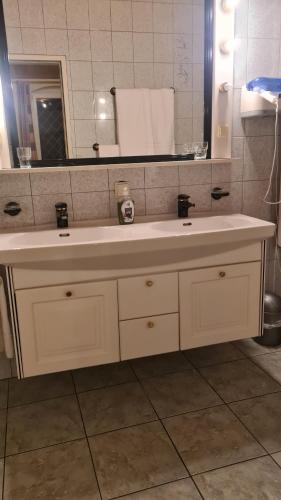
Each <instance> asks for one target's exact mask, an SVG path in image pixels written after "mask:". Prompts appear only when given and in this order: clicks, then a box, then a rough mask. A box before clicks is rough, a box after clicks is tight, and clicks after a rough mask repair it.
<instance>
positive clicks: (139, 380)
mask: <svg viewBox="0 0 281 500" xmlns="http://www.w3.org/2000/svg"><path fill="white" fill-rule="evenodd" d="M132 369H133V370H134V368H133V367H132ZM134 372H135V370H134ZM135 375H136V377H137V380H138V382H139V384H140V385H141V387H142V390H143V392H144V393H145V395H146V397H147V399H148V401H149V402H150V404H151V406H152V408H153V409H154V411H155V414H156V415H157V417H158V421H159V422H160V424H161V426H162V428H163V430H164V432H165V434H166V435H167V436H168V439H169V441H170V443H171V444H172V446H173V448H174V450H175V452H176V454H177V456H178V457H179V459H180V461H181V463H182V464H183V466H184V468H185V469H186V471H187V474H188V476H190V473H189V470H188V468H187V466H186V465H185V463H184V461H183V459H182V456H181V455H180V453H179V451H178V449H177V448H176V446H175V444H174V442H173V440H172V439H171V437H170V435H169V433H168V431H167V429H166V427H165V426H164V424H163V422H162V420H161V417H160V415H159V414H158V412H157V409H156V408H155V406H154V404H153V402H152V400H151V398H150V397H149V395H148V394H147V392H146V391H145V388H144V386H143V384H142V382H141V379H139V377H138V376H137V374H136V372H135Z"/></svg>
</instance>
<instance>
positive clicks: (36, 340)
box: [16, 281, 120, 376]
mask: <svg viewBox="0 0 281 500" xmlns="http://www.w3.org/2000/svg"><path fill="white" fill-rule="evenodd" d="M16 300H17V309H18V319H19V326H20V339H21V350H22V360H23V371H24V376H31V375H37V374H40V373H47V372H55V371H61V370H67V369H71V368H80V367H83V366H90V365H98V364H103V363H110V362H113V361H119V359H120V354H119V332H118V307H117V283H116V282H114V281H111V282H102V283H83V284H72V285H68V286H66V285H64V286H55V287H45V288H37V289H36V288H34V289H30V290H20V291H18V292H16Z"/></svg>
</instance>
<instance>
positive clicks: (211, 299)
mask: <svg viewBox="0 0 281 500" xmlns="http://www.w3.org/2000/svg"><path fill="white" fill-rule="evenodd" d="M179 286H180V318H181V324H180V347H181V349H190V348H192V347H198V346H203V345H208V344H213V343H216V342H225V341H227V340H237V339H242V338H249V337H255V336H257V335H258V334H259V327H260V306H261V301H260V298H261V263H260V262H250V263H242V264H234V265H229V266H221V267H210V268H207V269H194V270H190V271H186V272H181V273H180V274H179Z"/></svg>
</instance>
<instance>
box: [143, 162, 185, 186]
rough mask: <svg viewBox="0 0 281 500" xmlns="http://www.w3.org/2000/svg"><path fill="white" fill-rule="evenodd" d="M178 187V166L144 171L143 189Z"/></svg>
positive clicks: (151, 168)
mask: <svg viewBox="0 0 281 500" xmlns="http://www.w3.org/2000/svg"><path fill="white" fill-rule="evenodd" d="M178 185H179V170H178V166H172V167H149V168H146V169H145V187H146V188H154V187H172V186H173V187H175V186H178Z"/></svg>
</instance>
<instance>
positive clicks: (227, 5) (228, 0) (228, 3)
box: [221, 0, 239, 12]
mask: <svg viewBox="0 0 281 500" xmlns="http://www.w3.org/2000/svg"><path fill="white" fill-rule="evenodd" d="M238 3H239V0H222V1H221V6H222V10H224V12H232V11H233V10H234V9H235V7H237V5H238Z"/></svg>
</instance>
